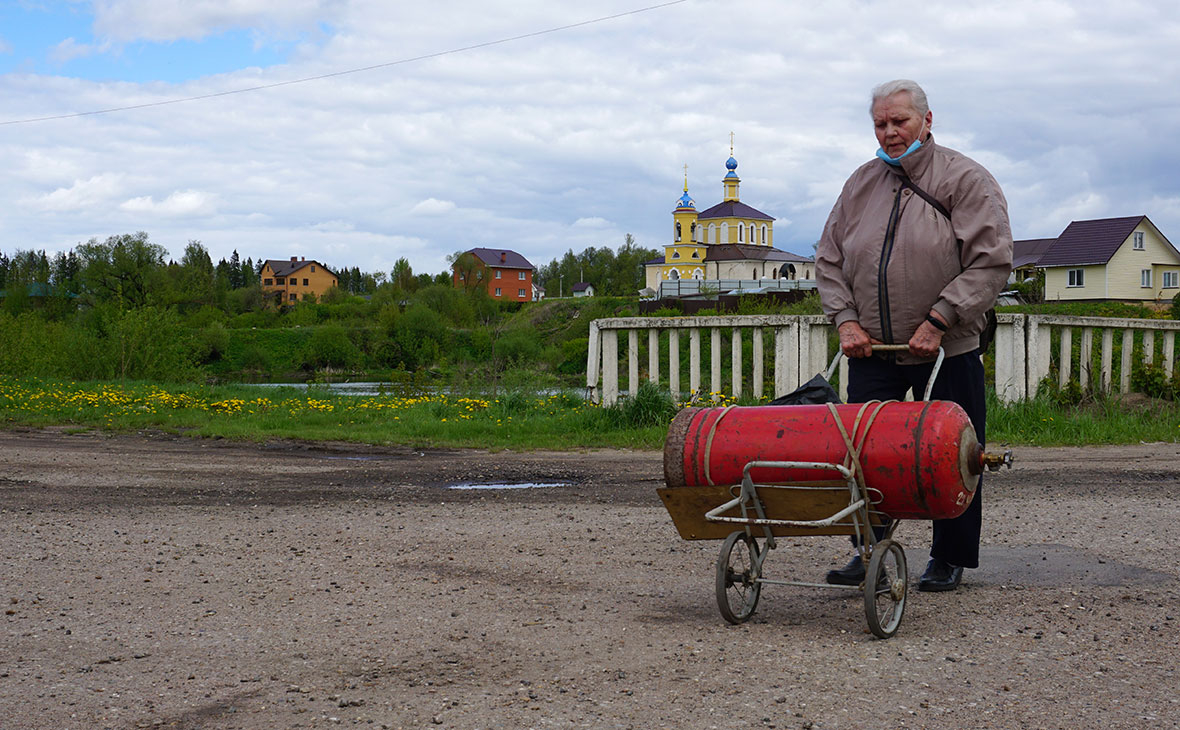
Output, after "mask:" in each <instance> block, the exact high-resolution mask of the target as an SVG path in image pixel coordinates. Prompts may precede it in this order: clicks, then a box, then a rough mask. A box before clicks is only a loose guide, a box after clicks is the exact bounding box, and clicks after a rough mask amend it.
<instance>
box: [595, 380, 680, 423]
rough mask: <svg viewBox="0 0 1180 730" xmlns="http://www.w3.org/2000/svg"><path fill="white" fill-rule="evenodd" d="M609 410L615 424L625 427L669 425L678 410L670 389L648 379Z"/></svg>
mask: <svg viewBox="0 0 1180 730" xmlns="http://www.w3.org/2000/svg"><path fill="white" fill-rule="evenodd" d="M607 410H608V412H609V413H610V414H611V420H612V421H613V423H614V425H615V426H616V427H625V428H642V427H645V426H663V425H667V424H668V423H671V421H672V419H673V418H674V417H675V416H676V413H677V412H678V408H677V406H676V402H675V401H674V400H672V394H671V393H669V392H668V389H667V388H663V387H661V386H659V385H656V384H655V383H652V382H651V381H647V380H645V381H643V382H642V383H640V384H639V390H638V392H637V393H636V394H635V395H634V396H633V397H624V398H621V399H620V400H619V401H618V402H617V403H615V405H613V406H611V407H610V408H609V409H607Z"/></svg>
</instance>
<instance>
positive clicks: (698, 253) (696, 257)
mask: <svg viewBox="0 0 1180 730" xmlns="http://www.w3.org/2000/svg"><path fill="white" fill-rule="evenodd" d="M692 257H693V258H694V259H699V258H700V257H701V252H700V251H693V252H692Z"/></svg>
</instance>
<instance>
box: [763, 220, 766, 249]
mask: <svg viewBox="0 0 1180 730" xmlns="http://www.w3.org/2000/svg"><path fill="white" fill-rule="evenodd" d="M762 245H763V246H765V245H766V226H765V225H764V226H762Z"/></svg>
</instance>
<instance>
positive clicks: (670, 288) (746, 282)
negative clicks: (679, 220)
mask: <svg viewBox="0 0 1180 730" xmlns="http://www.w3.org/2000/svg"><path fill="white" fill-rule="evenodd" d="M767 289H776V290H781V291H794V290H799V291H815V282H814V281H812V280H810V279H720V280H718V279H673V280H670V281H661V282H660V289H659V298H660V299H667V298H669V297H687V296H695V295H697V294H700V293H702V292H714V293H718V292H719V293H723V294H733V293H741V292H743V291H747V292H748V291H759V290H763V291H764V290H767Z"/></svg>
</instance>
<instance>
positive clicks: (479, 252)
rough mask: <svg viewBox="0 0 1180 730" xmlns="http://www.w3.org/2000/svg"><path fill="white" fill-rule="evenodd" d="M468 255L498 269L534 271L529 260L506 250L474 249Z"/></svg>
mask: <svg viewBox="0 0 1180 730" xmlns="http://www.w3.org/2000/svg"><path fill="white" fill-rule="evenodd" d="M467 253H469V254H472V255H474V256H475V257H476V258H477V259H479V260H480V261H482V262H483V264H484V266H488V267H491V268H496V269H532V268H533V265H532V264H530V263H529V261H528V259H526V258H525V257H524V256H521V255H520V254H518V253H517V252H515V251H509V250H508V249H506V248H473V249H471V250H470V251H468V252H467Z"/></svg>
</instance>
